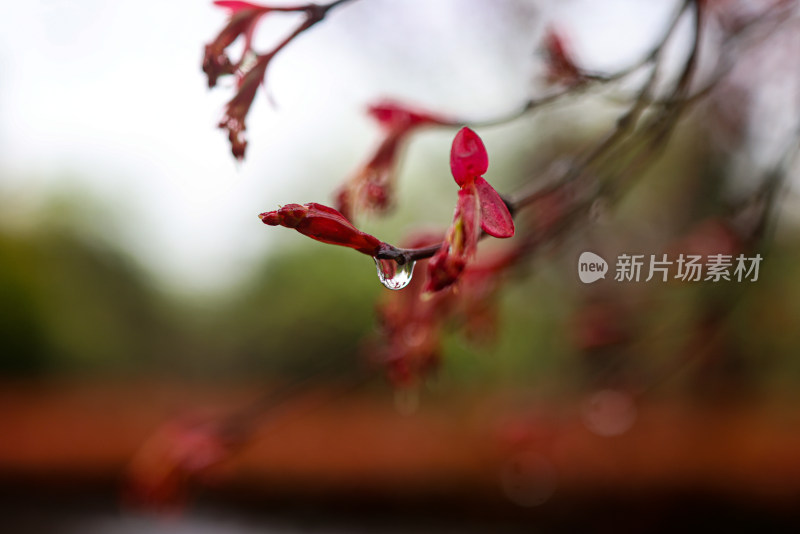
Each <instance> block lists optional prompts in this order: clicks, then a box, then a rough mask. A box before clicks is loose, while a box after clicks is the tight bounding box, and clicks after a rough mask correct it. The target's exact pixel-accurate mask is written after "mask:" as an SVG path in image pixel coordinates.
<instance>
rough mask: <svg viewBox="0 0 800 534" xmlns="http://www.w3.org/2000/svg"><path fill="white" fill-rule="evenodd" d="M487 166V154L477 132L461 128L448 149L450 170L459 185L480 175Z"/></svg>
mask: <svg viewBox="0 0 800 534" xmlns="http://www.w3.org/2000/svg"><path fill="white" fill-rule="evenodd" d="M488 168H489V155H488V154H487V153H486V147H485V146H484V145H483V141H481V138H480V137H478V134H476V133H475V132H473V131H472V130H470V129H469V128H462V129H461V130H460V131H459V132H458V133H457V134H456V137H455V139H453V146H452V148H451V150H450V170H451V171H452V172H453V178H455V180H456V183H457V184H458V185H460V186H464V185H465V184H466V183H467V182H468V181H470V180H472V179H475V178H477V177H479V176H482V175H483V174H484V173H485V172H486V170H487V169H488Z"/></svg>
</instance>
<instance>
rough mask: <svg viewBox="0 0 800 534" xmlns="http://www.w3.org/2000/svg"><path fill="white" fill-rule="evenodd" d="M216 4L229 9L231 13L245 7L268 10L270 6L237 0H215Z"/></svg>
mask: <svg viewBox="0 0 800 534" xmlns="http://www.w3.org/2000/svg"><path fill="white" fill-rule="evenodd" d="M214 5H215V6H217V7H221V8H224V9H229V10H230V11H231V13H236V12H238V11H241V10H243V9H258V10H264V11H267V10H268V9H269V8H267V7H264V6H260V5H258V4H251V3H250V2H238V1H236V0H215V1H214Z"/></svg>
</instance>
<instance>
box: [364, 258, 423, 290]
mask: <svg viewBox="0 0 800 534" xmlns="http://www.w3.org/2000/svg"><path fill="white" fill-rule="evenodd" d="M372 259H374V260H375V267H377V269H378V278H379V279H380V281H381V284H383V285H384V286H386V287H387V288H389V289H403V288H404V287H406V286H407V285H408V283H409V282H411V277H412V276H414V265H416V263H417V262H415V261H410V262H408V263H404V264H403V265H400V264H399V263H397V262H396V261H394V260H379V259H378V258H372Z"/></svg>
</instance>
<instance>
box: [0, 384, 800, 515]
mask: <svg viewBox="0 0 800 534" xmlns="http://www.w3.org/2000/svg"><path fill="white" fill-rule="evenodd" d="M327 388H328V390H326V389H325V388H314V389H313V390H309V391H306V392H303V393H300V394H298V395H296V396H294V397H292V398H291V399H289V400H287V401H285V402H283V403H281V404H280V405H279V406H278V407H277V408H276V410H275V412H274V413H272V414H271V415H270V416H269V417H264V418H263V419H262V420H261V423H260V424H259V425H258V429H257V431H256V433H255V434H254V437H253V439H252V440H251V442H250V443H249V444H248V446H247V447H246V448H245V449H244V450H243V451H242V452H241V453H240V454H238V455H236V456H235V457H233V458H232V459H230V460H229V461H226V462H224V463H223V464H221V465H219V466H218V467H217V468H214V470H213V471H212V473H211V476H210V477H209V478H208V479H207V482H206V483H204V484H203V487H202V488H197V489H198V490H199V491H198V492H196V496H199V497H200V498H201V499H208V498H213V499H217V500H221V501H225V502H229V503H231V502H232V503H239V504H243V503H244V504H247V505H250V506H252V505H255V506H258V507H267V508H268V507H269V506H271V505H272V506H276V505H277V506H279V507H281V506H283V507H285V506H291V505H292V504H293V503H303V505H304V506H309V503H311V504H310V506H314V507H319V508H322V509H324V508H325V507H326V506H333V507H337V508H343V509H350V510H351V511H353V512H354V513H366V511H367V510H370V509H372V510H375V509H377V510H381V509H382V508H381V506H384V507H385V506H387V505H390V508H383V509H384V510H385V511H386V513H387V514H393V513H399V512H398V510H402V513H403V514H408V513H413V510H414V509H430V508H435V509H436V513H437V514H438V513H443V514H447V513H448V511H449V513H456V514H458V515H460V516H465V515H466V516H483V517H490V518H491V517H503V518H505V519H508V518H509V517H520V518H524V517H536V516H537V515H539V516H542V517H549V518H550V519H551V520H552V519H553V518H554V517H556V518H557V517H561V516H565V515H566V516H569V515H570V514H576V513H577V512H581V514H589V515H584V516H582V517H583V519H582V520H584V521H590V518H591V517H592V515H591V514H593V513H597V512H598V510H599V509H601V508H604V507H605V506H606V504H608V503H613V505H612V507H615V508H614V509H615V510H621V509H625V510H627V512H626V513H637V511H638V512H641V510H642V507H646V509H647V510H649V512H648V514H650V515H652V514H654V513H655V514H656V515H657V513H658V511H659V510H662V509H663V507H664V506H668V505H667V504H664V503H675V502H680V503H686V502H694V500H695V499H702V502H713V503H715V506H718V507H719V508H720V509H721V510H729V511H730V513H731V514H732V517H733V519H734V520H735V519H736V518H737V517H738V516H737V514H740V513H741V511H742V510H743V509H745V510H750V511H754V512H753V513H755V514H757V515H756V517H760V516H759V515H758V514H762V513H763V514H764V515H765V517H775V516H776V515H777V516H778V517H781V518H783V520H787V521H788V520H793V518H794V514H795V513H796V512H795V507H796V506H797V504H798V503H800V411H798V410H797V409H795V408H794V407H793V404H792V403H789V402H786V401H785V400H783V401H781V402H774V403H765V402H761V403H758V404H748V405H735V406H734V405H731V404H727V405H719V404H716V405H709V404H705V405H702V406H700V407H698V405H696V404H695V405H690V404H688V403H687V404H684V405H679V404H675V403H661V404H656V403H648V404H643V405H640V406H639V407H638V411H637V415H636V418H635V421H634V422H633V424H632V426H631V427H630V429H628V430H627V431H625V432H622V433H621V434H620V435H614V436H609V437H604V436H601V435H597V434H595V433H592V432H591V431H590V430H589V426H591V425H586V424H585V419H584V418H583V417H582V415H581V410H580V408H579V406H580V403H578V402H572V403H571V402H565V401H562V402H560V403H559V404H558V405H552V406H550V405H545V404H543V403H542V402H541V401H540V402H539V403H538V404H531V403H530V402H521V399H522V398H523V396H522V395H519V396H517V397H515V396H513V395H510V394H508V393H504V394H502V395H495V396H491V397H490V396H484V397H479V396H475V395H472V396H469V397H465V396H461V397H458V398H453V396H452V395H447V396H445V400H440V399H428V398H424V397H423V399H422V403H421V406H420V408H419V409H418V410H417V411H416V412H415V413H414V414H412V415H401V414H399V413H398V412H397V410H396V409H395V406H394V403H393V401H392V398H391V397H390V395H388V394H387V392H386V391H381V390H375V391H373V390H370V391H366V390H359V391H357V392H354V393H353V392H351V393H348V394H344V395H342V394H336V393H331V388H330V386H327ZM260 393H261V391H260V390H259V389H258V388H254V387H251V388H247V387H242V386H241V385H219V386H215V387H208V386H203V387H201V386H194V387H189V386H186V385H176V384H167V383H161V384H152V383H149V384H145V383H141V384H136V385H131V384H114V385H108V384H107V383H103V384H97V383H89V382H80V383H36V384H30V383H28V384H19V383H15V384H5V385H4V386H3V387H2V388H0V414H1V415H0V486H1V487H2V490H3V492H4V493H8V494H14V493H16V491H17V488H23V489H24V492H25V494H26V495H31V496H34V497H35V496H36V494H37V493H39V492H44V493H47V494H48V495H50V497H51V498H54V499H58V498H59V496H60V495H62V494H63V495H64V496H67V495H70V496H73V497H74V494H75V493H76V492H77V493H79V492H81V491H87V492H92V491H98V490H102V491H106V492H115V491H116V490H115V489H113V488H117V487H118V485H119V483H120V482H121V480H122V477H123V473H124V472H125V469H126V466H127V465H128V462H129V461H130V459H131V457H132V456H133V455H134V453H135V452H136V451H137V449H138V448H139V447H140V446H141V444H142V443H143V442H144V441H145V440H146V439H147V438H148V437H149V436H150V435H151V434H152V433H153V432H154V431H155V430H156V429H157V428H158V427H159V425H160V424H162V423H163V422H164V421H166V420H168V419H170V418H172V417H175V416H180V415H182V414H187V413H205V414H209V413H212V414H213V413H219V414H224V413H230V412H232V411H235V410H236V408H237V407H240V406H243V405H247V403H248V402H250V401H252V400H253V399H255V398H257V397H258V396H259V394H260ZM115 498H116V497H115ZM676 499H677V501H676ZM631 504H632V505H634V506H633V507H631V508H628V505H631ZM681 506H683V504H681ZM190 507H191V505H190ZM662 511H663V510H662ZM609 513H610V512H609ZM723 513H727V512H723ZM578 515H580V514H578ZM573 520H575V519H574V518H573Z"/></svg>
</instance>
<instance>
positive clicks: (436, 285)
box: [425, 187, 480, 292]
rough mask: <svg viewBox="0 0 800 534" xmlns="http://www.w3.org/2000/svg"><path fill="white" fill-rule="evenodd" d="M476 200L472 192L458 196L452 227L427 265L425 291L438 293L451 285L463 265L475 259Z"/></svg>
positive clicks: (462, 191) (476, 240) (467, 190)
mask: <svg viewBox="0 0 800 534" xmlns="http://www.w3.org/2000/svg"><path fill="white" fill-rule="evenodd" d="M478 217H479V215H478V197H477V194H476V192H475V188H474V187H473V188H470V187H467V188H463V189H461V190H460V191H459V192H458V203H457V204H456V211H455V214H454V215H453V224H451V225H450V228H449V229H448V231H447V236H446V237H445V239H444V241H443V242H442V246H441V247H440V248H439V250H438V251H437V252H436V254H434V255H433V257H432V258H431V260H430V261H429V262H428V283H427V284H426V286H425V291H426V292H427V291H439V290H440V289H444V288H445V287H447V286H449V285H451V284H453V283H455V282H456V281H457V280H458V279H459V277H460V276H461V273H462V272H463V271H464V268H465V267H466V266H467V262H468V261H469V260H470V259H471V258H472V257H473V256H474V255H475V251H476V249H477V247H478V239H479V238H480V231H479V230H478V228H479V218H478Z"/></svg>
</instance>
